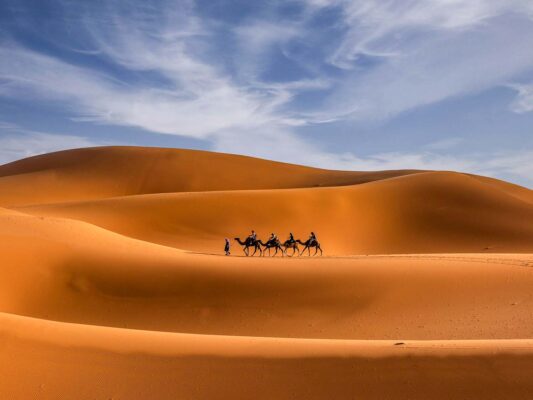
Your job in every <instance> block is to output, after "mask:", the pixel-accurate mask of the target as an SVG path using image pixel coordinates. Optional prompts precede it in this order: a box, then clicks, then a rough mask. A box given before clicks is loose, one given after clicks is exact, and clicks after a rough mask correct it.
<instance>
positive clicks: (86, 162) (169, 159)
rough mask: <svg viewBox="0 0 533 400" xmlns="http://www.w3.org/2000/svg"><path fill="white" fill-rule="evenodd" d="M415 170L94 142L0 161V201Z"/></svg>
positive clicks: (361, 177)
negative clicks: (336, 166) (319, 165)
mask: <svg viewBox="0 0 533 400" xmlns="http://www.w3.org/2000/svg"><path fill="white" fill-rule="evenodd" d="M415 172H417V171H379V172H347V171H328V170H321V169H316V168H309V167H302V166H299V165H291V164H284V163H279V162H273V161H267V160H261V159H257V158H251V157H244V156H237V155H231V154H222V153H213V152H206V151H196V150H178V149H164V148H139V147H95V148H85V149H77V150H67V151H61V152H57V153H50V154H44V155H40V156H35V157H30V158H26V159H23V160H19V161H15V162H13V163H10V164H6V165H3V166H0V206H16V205H27V204H41V203H52V202H62V201H74V200H83V199H100V198H107V197H116V196H127V195H137V194H148V193H170V192H198V191H211V190H238V189H280V188H296V187H319V186H339V185H352V184H358V183H364V182H370V181H373V180H376V179H383V178H387V177H393V176H400V175H405V174H410V173H415Z"/></svg>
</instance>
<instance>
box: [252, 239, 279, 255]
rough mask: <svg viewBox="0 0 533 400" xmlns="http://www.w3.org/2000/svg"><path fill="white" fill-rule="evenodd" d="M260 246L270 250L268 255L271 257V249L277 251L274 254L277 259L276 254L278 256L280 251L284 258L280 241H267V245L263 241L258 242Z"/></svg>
mask: <svg viewBox="0 0 533 400" xmlns="http://www.w3.org/2000/svg"><path fill="white" fill-rule="evenodd" d="M258 242H259V244H260V245H261V246H264V248H265V250H266V249H268V255H269V256H270V249H272V248H274V249H276V252H275V253H274V257H276V254H278V250H280V251H281V256H282V257H283V256H284V252H283V249H282V248H281V243H280V241H279V239H276V240H267V242H266V243H263V242H262V241H261V240H258ZM265 250H263V255H264V253H265Z"/></svg>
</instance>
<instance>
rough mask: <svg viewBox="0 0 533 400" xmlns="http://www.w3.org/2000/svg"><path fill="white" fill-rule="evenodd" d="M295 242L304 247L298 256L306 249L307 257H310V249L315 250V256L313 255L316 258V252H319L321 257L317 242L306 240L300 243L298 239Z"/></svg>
mask: <svg viewBox="0 0 533 400" xmlns="http://www.w3.org/2000/svg"><path fill="white" fill-rule="evenodd" d="M296 241H297V242H298V243H300V244H301V245H303V246H304V248H303V250H302V251H301V252H300V255H302V254H303V253H304V251H305V250H306V249H307V255H308V256H310V255H311V247H314V248H315V254H313V255H314V256H316V253H317V252H318V250H320V255H322V248H321V247H320V243H318V240H316V239H315V240H311V239H307V240H306V241H305V242H302V241H301V240H300V239H296Z"/></svg>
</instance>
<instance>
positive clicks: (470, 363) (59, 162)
mask: <svg viewBox="0 0 533 400" xmlns="http://www.w3.org/2000/svg"><path fill="white" fill-rule="evenodd" d="M126 164H127V165H126ZM243 169H244V170H246V171H247V172H246V173H244V174H239V173H238V172H239V171H241V170H243ZM220 171H224V173H222V174H221V173H220ZM0 174H1V175H2V177H1V178H0V202H1V203H0V204H2V207H3V208H0V251H1V254H2V264H1V267H0V345H1V350H2V351H1V352H0V377H1V378H0V395H1V397H2V398H9V399H29V398H32V399H33V398H39V399H41V398H42V399H57V398H79V399H93V398H103V399H107V398H113V399H148V398H157V399H175V398H180V399H216V398H239V399H248V398H250V399H251V398H260V399H271V398H280V399H325V398H339V399H342V398H346V399H353V398H362V399H383V398H399V399H429V398H435V399H449V398H467V399H479V398H483V399H507V398H516V399H530V398H531V397H533V381H532V380H531V378H530V377H531V365H533V320H532V317H531V315H532V312H533V292H532V291H531V288H532V287H533V254H532V253H533V197H532V192H531V191H530V190H528V189H526V188H521V187H518V186H516V185H511V184H507V183H505V182H501V181H498V180H493V179H489V178H484V177H478V176H472V175H465V174H458V173H453V172H422V171H388V172H375V173H349V172H334V171H324V170H315V169H310V168H304V167H298V166H292V165H287V164H278V163H270V162H268V161H263V160H254V159H250V158H246V157H237V156H230V155H221V154H211V153H205V152H190V151H178V150H162V149H135V148H110V149H107V148H101V149H88V150H76V151H72V152H61V153H55V154H50V155H44V156H40V157H37V158H32V159H27V160H22V161H20V162H17V163H12V164H9V165H6V166H3V167H0ZM217 177H218V178H219V179H217ZM252 178H253V179H252ZM319 186H321V187H319ZM322 186H326V187H322ZM10 189H12V190H10ZM252 227H254V228H256V230H258V231H259V233H260V234H261V235H262V236H266V235H267V234H268V233H269V232H270V231H272V230H274V231H276V232H278V233H280V234H284V235H285V234H286V233H288V231H289V230H294V232H295V233H296V234H297V236H304V235H306V234H307V233H308V231H310V230H315V231H316V232H317V234H318V235H319V239H320V240H321V242H322V243H323V246H324V248H325V253H324V256H323V257H311V258H309V257H301V258H298V257H293V258H288V257H285V258H281V257H278V258H266V257H264V258H259V257H254V258H250V257H248V258H247V257H242V256H241V257H224V256H222V254H221V253H222V252H221V251H220V250H221V249H220V247H221V239H222V238H223V237H224V236H230V237H231V236H234V235H244V234H246V233H247V232H248V231H249V229H251V228H252ZM233 253H234V254H236V255H241V254H242V252H241V251H240V249H238V248H237V247H234V248H233ZM392 253H394V254H392ZM367 254H371V255H367ZM387 254H389V255H387Z"/></svg>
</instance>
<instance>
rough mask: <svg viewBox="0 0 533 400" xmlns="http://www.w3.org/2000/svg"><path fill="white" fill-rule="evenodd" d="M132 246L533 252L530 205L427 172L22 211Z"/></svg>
mask: <svg viewBox="0 0 533 400" xmlns="http://www.w3.org/2000/svg"><path fill="white" fill-rule="evenodd" d="M19 209H20V210H21V211H24V212H27V213H32V214H35V215H45V216H60V217H67V218H73V219H79V220H83V221H86V222H90V223H92V224H96V225H98V226H101V227H104V228H106V229H109V230H112V231H115V232H119V233H121V234H124V235H127V236H131V237H134V238H138V239H142V240H146V241H151V242H154V243H159V244H164V245H168V246H173V247H177V248H182V249H189V250H194V251H201V252H211V253H212V252H220V248H221V239H222V238H223V237H230V238H233V237H236V236H242V235H245V234H247V233H248V232H249V231H250V229H252V228H253V229H255V230H256V231H257V232H258V233H259V235H260V236H261V237H263V238H264V239H265V240H266V238H267V237H268V235H269V234H270V232H276V233H278V234H279V235H282V236H283V239H284V238H285V236H286V235H288V233H289V232H290V231H292V232H294V234H295V235H296V237H301V238H302V239H306V238H307V235H308V234H309V232H310V231H315V232H316V233H317V235H318V236H319V239H320V240H321V244H322V246H323V248H324V249H325V250H326V252H327V254H329V255H345V254H382V253H434V252H441V253H442V252H530V251H532V247H533V245H532V238H533V224H531V221H532V220H533V202H528V201H524V200H523V199H519V198H517V197H516V196H514V195H513V193H508V192H507V191H505V190H500V189H497V190H495V189H494V188H493V185H492V184H490V183H485V182H483V181H480V180H478V179H476V178H473V177H470V176H467V175H463V174H457V173H450V172H427V173H419V174H413V175H407V176H401V177H396V178H392V179H384V180H379V181H375V182H372V183H367V184H363V185H352V186H344V187H332V188H308V189H292V190H287V189H283V190H279V189H278V190H254V191H225V192H200V193H198V192H197V193H172V194H157V195H143V196H127V197H119V198H112V199H105V200H99V201H85V202H72V203H60V204H53V205H44V206H32V207H24V208H19Z"/></svg>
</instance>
